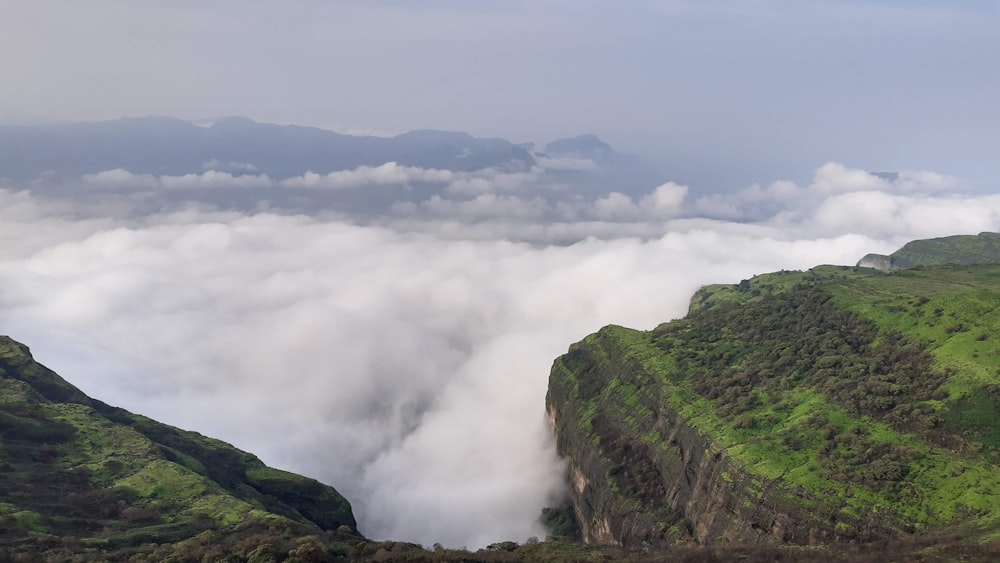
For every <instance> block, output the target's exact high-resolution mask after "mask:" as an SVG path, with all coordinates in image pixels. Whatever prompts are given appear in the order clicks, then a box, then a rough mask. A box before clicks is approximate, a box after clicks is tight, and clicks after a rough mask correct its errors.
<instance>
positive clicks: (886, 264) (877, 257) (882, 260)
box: [858, 254, 893, 272]
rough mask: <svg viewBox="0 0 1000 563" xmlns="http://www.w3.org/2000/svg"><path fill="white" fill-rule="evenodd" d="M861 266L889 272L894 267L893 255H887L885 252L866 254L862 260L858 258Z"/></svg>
mask: <svg viewBox="0 0 1000 563" xmlns="http://www.w3.org/2000/svg"><path fill="white" fill-rule="evenodd" d="M858 267H859V268H874V269H876V270H880V271H883V272H888V271H891V270H892V269H893V266H892V257H891V256H886V255H885V254H865V255H864V257H863V258H861V260H858Z"/></svg>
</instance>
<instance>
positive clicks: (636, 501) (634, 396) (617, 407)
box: [546, 326, 894, 548]
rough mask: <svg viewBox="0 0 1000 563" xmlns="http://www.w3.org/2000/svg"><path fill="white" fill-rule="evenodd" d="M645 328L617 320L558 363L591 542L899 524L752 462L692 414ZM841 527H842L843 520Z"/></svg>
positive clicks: (756, 538) (573, 473)
mask: <svg viewBox="0 0 1000 563" xmlns="http://www.w3.org/2000/svg"><path fill="white" fill-rule="evenodd" d="M643 334H644V333H641V332H638V331H632V330H629V329H625V328H622V327H614V326H611V327H606V328H604V329H602V330H601V331H600V332H598V333H597V334H595V335H592V336H590V337H588V338H587V339H585V340H584V341H583V342H580V343H578V344H575V345H574V346H573V347H572V348H571V349H570V351H569V353H567V354H566V355H564V356H562V357H560V358H559V359H557V360H556V362H555V364H554V366H553V369H552V375H551V377H550V383H549V393H548V395H547V398H546V406H547V410H548V417H549V422H550V425H551V426H552V428H553V430H554V432H555V435H556V439H557V448H558V451H559V453H560V454H561V455H563V456H566V457H567V458H568V460H569V469H568V471H569V475H568V480H569V483H570V488H571V495H572V500H573V506H574V508H575V510H576V515H577V517H578V518H579V523H580V527H581V530H582V532H583V536H584V540H585V541H587V542H588V543H594V544H616V545H622V546H625V547H628V548H638V547H653V548H663V547H666V546H670V545H673V544H675V543H677V542H685V541H693V542H698V543H717V542H741V543H758V542H767V543H795V544H816V543H822V542H829V541H834V540H848V539H856V540H872V539H877V538H881V537H885V536H888V535H891V534H892V526H893V524H894V522H892V520H891V519H890V518H884V519H883V521H882V522H879V521H877V519H875V518H868V519H861V518H855V517H853V516H851V515H850V514H849V512H846V511H842V510H841V509H842V508H843V506H842V503H840V502H827V501H825V500H824V499H821V498H817V497H816V496H814V495H811V494H807V493H806V492H805V491H803V490H801V489H798V488H795V487H788V486H786V485H785V484H784V483H783V482H782V480H781V479H769V478H767V477H764V476H762V475H758V474H754V473H753V472H751V471H748V470H747V469H746V468H745V467H743V466H742V464H741V463H739V462H738V461H736V460H734V459H733V458H732V457H731V456H730V455H729V454H728V453H727V452H726V450H725V449H724V448H722V447H720V445H719V444H716V443H713V441H712V439H711V438H710V437H707V436H706V435H705V434H704V433H703V431H700V430H698V429H697V428H695V427H694V425H693V424H692V423H691V421H689V420H688V419H687V418H686V417H685V416H684V415H682V414H681V413H680V412H678V410H676V409H675V408H673V407H672V406H671V403H673V402H675V401H674V398H673V397H670V396H669V394H670V392H671V389H670V387H669V386H664V385H663V381H662V379H661V378H660V376H659V375H658V374H657V373H655V372H653V371H651V370H650V369H649V368H648V366H646V365H644V364H643V362H642V361H640V360H639V359H638V358H641V357H642V355H643V353H646V352H648V350H643V348H644V344H643V340H644V336H643ZM838 524H839V526H838Z"/></svg>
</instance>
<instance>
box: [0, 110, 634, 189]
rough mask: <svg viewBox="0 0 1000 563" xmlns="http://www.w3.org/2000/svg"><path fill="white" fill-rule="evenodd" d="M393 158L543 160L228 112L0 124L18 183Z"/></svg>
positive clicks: (573, 145)
mask: <svg viewBox="0 0 1000 563" xmlns="http://www.w3.org/2000/svg"><path fill="white" fill-rule="evenodd" d="M529 146H530V145H529ZM545 156H551V157H562V156H575V157H578V158H596V159H599V160H601V161H603V162H610V161H611V160H613V159H614V158H615V157H616V156H617V155H616V153H615V151H614V149H612V148H611V147H610V146H609V145H607V144H606V143H604V142H603V141H601V140H600V139H598V138H597V137H596V136H594V135H584V136H581V137H577V138H574V139H564V140H559V141H554V142H552V143H549V144H548V145H547V146H546V153H545ZM386 162H396V163H397V164H400V165H403V166H414V167H420V168H430V169H441V170H453V171H472V170H479V169H482V168H487V167H496V168H502V169H510V170H518V169H527V168H529V167H530V166H531V165H533V164H535V162H536V156H535V155H534V154H532V152H530V150H528V149H527V148H525V146H523V145H515V144H513V143H511V142H510V141H507V140H505V139H499V138H493V139H484V138H478V137H473V136H472V135H469V134H468V133H462V132H452V131H432V130H420V131H410V132H408V133H403V134H400V135H396V136H395V137H391V138H385V137H364V136H353V135H345V134H341V133H336V132H334V131H328V130H324V129H318V128H315V127H302V126H298V125H274V124H269V123H258V122H255V121H253V120H251V119H248V118H245V117H227V118H224V119H220V120H218V121H216V122H214V123H213V124H211V125H210V126H208V127H202V126H199V125H195V124H194V123H191V122H188V121H184V120H181V119H175V118H171V117H135V118H122V119H117V120H113V121H100V122H89V123H64V124H55V125H40V126H0V178H8V179H11V180H18V181H25V180H31V179H34V178H37V177H38V176H40V175H42V174H45V173H47V172H50V171H54V172H55V173H56V174H57V175H58V176H60V177H65V178H73V177H79V176H81V175H83V174H92V173H96V172H100V171H104V170H113V169H117V168H122V169H125V170H128V171H130V172H132V173H135V174H152V175H180V174H188V173H193V172H201V171H203V170H204V169H205V167H206V166H207V165H209V164H218V165H221V166H223V167H225V166H227V165H230V166H231V167H233V168H234V169H238V170H240V171H243V172H250V171H252V172H253V173H255V174H267V175H268V176H270V177H271V178H286V177H290V176H296V175H300V174H302V173H304V172H306V171H312V172H316V173H318V174H327V173H330V172H334V171H338V170H347V169H353V168H357V167H358V166H363V165H368V166H377V165H380V164H384V163H386Z"/></svg>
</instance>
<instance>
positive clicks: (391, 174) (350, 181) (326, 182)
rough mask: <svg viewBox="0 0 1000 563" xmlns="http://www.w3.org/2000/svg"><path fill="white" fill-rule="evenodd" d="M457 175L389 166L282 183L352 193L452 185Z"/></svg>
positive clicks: (310, 175)
mask: <svg viewBox="0 0 1000 563" xmlns="http://www.w3.org/2000/svg"><path fill="white" fill-rule="evenodd" d="M454 178H455V173H454V172H452V171H450V170H435V169H427V168H417V167H413V166H400V165H399V164H397V163H395V162H386V163H385V164H381V165H379V166H359V167H357V168H355V169H353V170H339V171H336V172H331V173H329V174H326V175H321V174H317V173H315V172H311V171H310V172H306V173H305V174H303V175H302V176H296V177H293V178H288V179H285V180H282V182H281V184H282V185H284V186H288V187H291V188H327V189H335V190H336V189H348V188H360V187H364V186H387V185H400V186H404V185H408V184H411V183H415V182H428V183H435V184H444V183H448V182H450V181H452V179H454Z"/></svg>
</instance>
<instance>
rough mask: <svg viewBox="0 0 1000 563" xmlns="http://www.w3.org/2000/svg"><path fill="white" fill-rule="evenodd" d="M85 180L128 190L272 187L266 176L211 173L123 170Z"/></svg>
mask: <svg viewBox="0 0 1000 563" xmlns="http://www.w3.org/2000/svg"><path fill="white" fill-rule="evenodd" d="M83 181H84V183H85V184H87V185H91V186H94V187H98V188H112V189H127V190H155V189H158V188H164V189H188V190H192V189H215V188H262V187H267V186H270V185H272V184H273V182H272V181H271V179H270V178H268V177H267V175H266V174H262V175H259V176H257V175H251V174H243V175H235V176H234V175H233V174H230V173H229V172H218V171H216V170H208V171H206V172H202V173H201V174H185V175H183V176H153V175H152V174H133V173H132V172H129V171H128V170H124V169H121V168H116V169H115V170H105V171H103V172H98V173H96V174H86V175H84V176H83Z"/></svg>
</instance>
